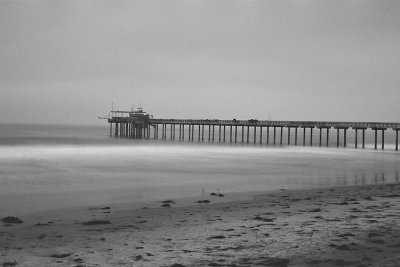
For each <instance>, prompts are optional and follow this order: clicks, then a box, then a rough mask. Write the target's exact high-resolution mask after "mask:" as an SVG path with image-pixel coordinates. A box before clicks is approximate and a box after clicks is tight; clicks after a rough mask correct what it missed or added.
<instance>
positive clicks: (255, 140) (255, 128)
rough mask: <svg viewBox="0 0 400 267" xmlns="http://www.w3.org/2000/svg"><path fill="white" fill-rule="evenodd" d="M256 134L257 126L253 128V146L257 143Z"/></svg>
mask: <svg viewBox="0 0 400 267" xmlns="http://www.w3.org/2000/svg"><path fill="white" fill-rule="evenodd" d="M256 134H257V126H254V134H253V135H254V140H253V142H254V144H255V143H256V142H257V136H256Z"/></svg>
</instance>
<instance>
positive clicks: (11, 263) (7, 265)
mask: <svg viewBox="0 0 400 267" xmlns="http://www.w3.org/2000/svg"><path fill="white" fill-rule="evenodd" d="M12 266H17V262H16V261H6V262H5V263H3V267H12Z"/></svg>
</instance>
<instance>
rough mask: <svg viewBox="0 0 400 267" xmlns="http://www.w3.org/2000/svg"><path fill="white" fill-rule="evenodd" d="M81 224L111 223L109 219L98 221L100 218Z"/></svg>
mask: <svg viewBox="0 0 400 267" xmlns="http://www.w3.org/2000/svg"><path fill="white" fill-rule="evenodd" d="M82 224H83V225H100V224H111V222H110V221H100V220H93V221H88V222H84V223H82Z"/></svg>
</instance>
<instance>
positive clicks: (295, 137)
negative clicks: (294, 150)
mask: <svg viewBox="0 0 400 267" xmlns="http://www.w3.org/2000/svg"><path fill="white" fill-rule="evenodd" d="M294 145H295V146H297V127H296V128H294Z"/></svg>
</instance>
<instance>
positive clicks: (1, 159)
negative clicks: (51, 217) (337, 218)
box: [0, 124, 400, 217]
mask: <svg viewBox="0 0 400 267" xmlns="http://www.w3.org/2000/svg"><path fill="white" fill-rule="evenodd" d="M108 133H109V131H108V128H107V126H104V127H103V126H93V127H88V126H56V125H12V124H0V217H2V216H6V215H10V214H11V215H19V214H24V213H29V212H36V211H44V210H49V209H61V208H70V207H80V206H94V205H101V204H104V205H112V204H113V203H127V202H131V203H144V202H147V201H156V200H163V199H171V198H173V199H176V198H183V197H190V196H196V195H200V194H202V193H204V192H205V193H206V194H207V193H210V192H220V193H223V194H229V193H231V192H248V191H268V190H277V189H282V188H285V189H290V188H303V189H309V188H318V187H329V186H347V185H361V184H381V183H398V182H399V169H400V152H396V151H394V149H393V147H392V145H391V144H389V145H388V146H387V148H388V149H386V150H384V151H382V150H377V151H375V150H373V149H372V148H371V147H367V149H365V150H362V149H354V148H349V147H348V148H336V147H329V148H326V147H319V146H313V147H310V146H305V147H303V146H302V138H301V137H299V140H298V144H299V145H298V146H294V145H291V146H287V145H284V144H285V142H283V145H279V143H280V142H279V141H277V144H276V145H272V144H270V145H266V142H265V138H266V133H265V132H264V133H263V138H264V139H263V143H262V144H260V143H259V141H257V142H256V143H253V142H252V141H251V142H249V144H247V143H246V140H245V143H244V144H241V143H236V144H235V143H234V142H232V143H230V142H229V133H228V132H227V133H226V134H227V139H226V140H227V142H225V143H219V142H217V140H218V138H216V139H215V141H214V143H213V142H212V140H210V142H208V139H207V138H205V141H204V142H200V143H199V142H197V138H195V141H194V142H188V141H187V137H188V132H186V133H185V135H186V140H185V141H184V142H182V141H178V140H175V141H171V140H152V139H150V140H133V139H122V138H111V137H109V136H108ZM270 134H271V133H270ZM159 136H161V134H160V135H159ZM169 137H170V136H168V139H169ZM177 137H178V135H176V138H177ZM216 137H217V134H216ZM285 137H286V138H287V135H286V136H285ZM271 138H272V136H270V143H271V140H272V139H271ZM314 138H315V139H314V140H315V144H318V142H319V138H318V135H317V134H315V135H314ZM238 140H240V142H241V139H240V138H238ZM285 140H286V141H287V139H285ZM307 140H309V136H307ZM359 140H361V139H360V138H359ZM293 142H294V141H293V140H292V144H293Z"/></svg>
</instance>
